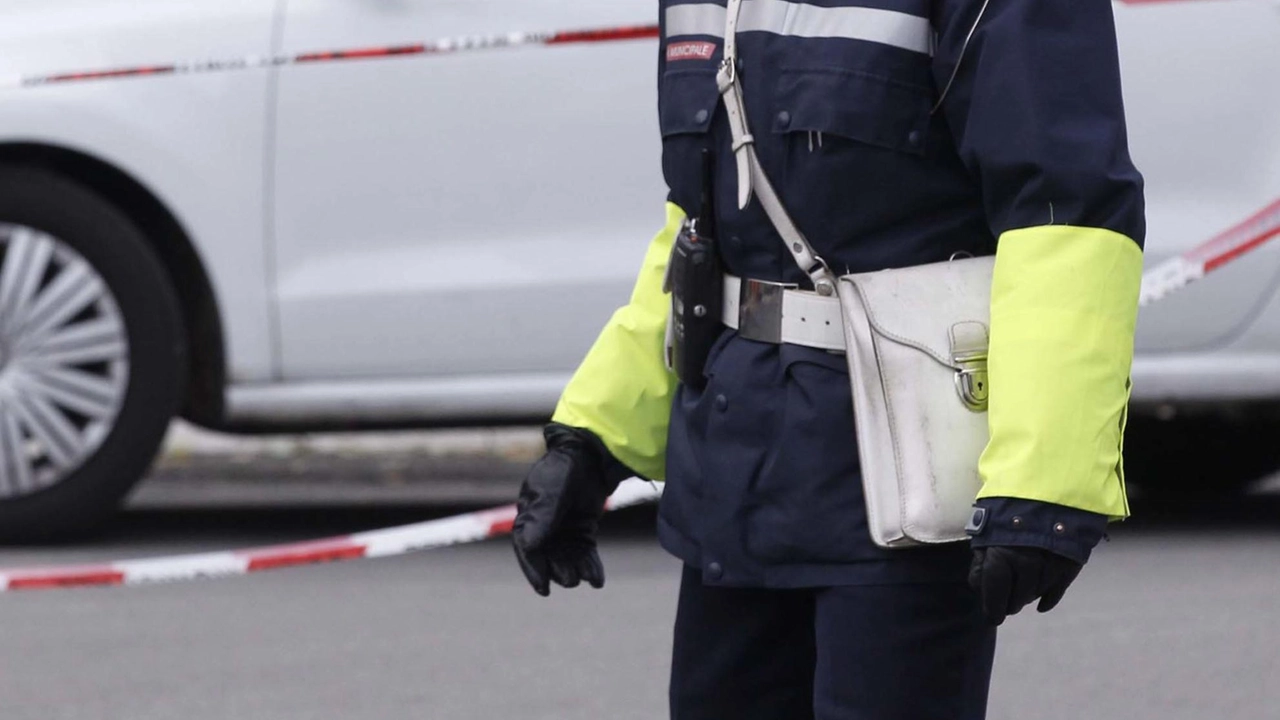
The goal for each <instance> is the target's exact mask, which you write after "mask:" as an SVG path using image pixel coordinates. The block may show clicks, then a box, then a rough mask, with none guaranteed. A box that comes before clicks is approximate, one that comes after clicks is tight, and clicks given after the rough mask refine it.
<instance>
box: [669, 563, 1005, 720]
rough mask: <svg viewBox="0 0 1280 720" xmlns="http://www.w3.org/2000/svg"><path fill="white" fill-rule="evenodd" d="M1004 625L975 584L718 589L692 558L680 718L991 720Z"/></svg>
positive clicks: (675, 701) (676, 715)
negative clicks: (988, 610) (994, 623)
mask: <svg viewBox="0 0 1280 720" xmlns="http://www.w3.org/2000/svg"><path fill="white" fill-rule="evenodd" d="M995 643H996V632H995V629H994V628H992V627H989V626H987V625H986V624H985V623H984V622H983V621H982V618H981V616H980V612H979V608H978V601H977V596H976V595H975V594H974V593H973V591H972V590H970V589H969V587H968V585H965V584H960V583H927V584H915V585H861V586H858V585H851V586H842V587H829V588H807V589H795V590H770V589H756V588H727V587H713V586H706V585H703V584H702V576H701V573H700V572H699V571H698V570H697V569H696V568H690V567H688V566H685V569H684V576H683V578H682V580H681V585H680V603H679V608H678V610H677V613H676V627H675V645H674V651H673V658H672V663H671V692H670V699H671V719H672V720H730V719H731V720H982V718H984V717H985V715H986V709H987V688H988V686H989V684H990V681H991V663H992V659H993V656H994V654H995Z"/></svg>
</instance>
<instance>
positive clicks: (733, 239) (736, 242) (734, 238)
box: [729, 235, 742, 247]
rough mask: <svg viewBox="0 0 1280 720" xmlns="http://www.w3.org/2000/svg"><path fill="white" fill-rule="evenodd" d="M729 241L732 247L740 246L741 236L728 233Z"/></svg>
mask: <svg viewBox="0 0 1280 720" xmlns="http://www.w3.org/2000/svg"><path fill="white" fill-rule="evenodd" d="M729 243H730V244H731V245H733V246H734V247H741V246H742V238H740V237H738V236H737V235H730V236H729Z"/></svg>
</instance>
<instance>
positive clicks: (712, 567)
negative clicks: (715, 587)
mask: <svg viewBox="0 0 1280 720" xmlns="http://www.w3.org/2000/svg"><path fill="white" fill-rule="evenodd" d="M707 574H708V575H710V576H711V577H712V578H714V579H717V580H718V579H719V578H720V576H721V575H724V568H722V567H720V563H718V562H713V563H710V564H708V565H707Z"/></svg>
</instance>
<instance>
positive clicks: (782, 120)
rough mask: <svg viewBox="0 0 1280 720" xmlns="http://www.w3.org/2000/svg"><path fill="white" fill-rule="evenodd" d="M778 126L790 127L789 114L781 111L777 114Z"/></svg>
mask: <svg viewBox="0 0 1280 720" xmlns="http://www.w3.org/2000/svg"><path fill="white" fill-rule="evenodd" d="M778 124H779V125H790V124H791V113H789V112H787V111H786V110H783V111H782V112H780V113H778Z"/></svg>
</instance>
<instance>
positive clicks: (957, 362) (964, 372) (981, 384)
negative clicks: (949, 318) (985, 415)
mask: <svg viewBox="0 0 1280 720" xmlns="http://www.w3.org/2000/svg"><path fill="white" fill-rule="evenodd" d="M988 342H989V340H988V334H987V326H986V325H984V324H982V323H980V322H960V323H956V324H955V325H952V326H951V362H952V364H953V365H954V366H955V368H956V376H955V381H956V392H957V393H959V395H960V402H962V403H964V406H965V407H966V408H968V409H969V410H971V411H973V412H986V411H987V399H988V397H989V396H990V394H991V385H990V382H989V381H988V379H987V344H988Z"/></svg>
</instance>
